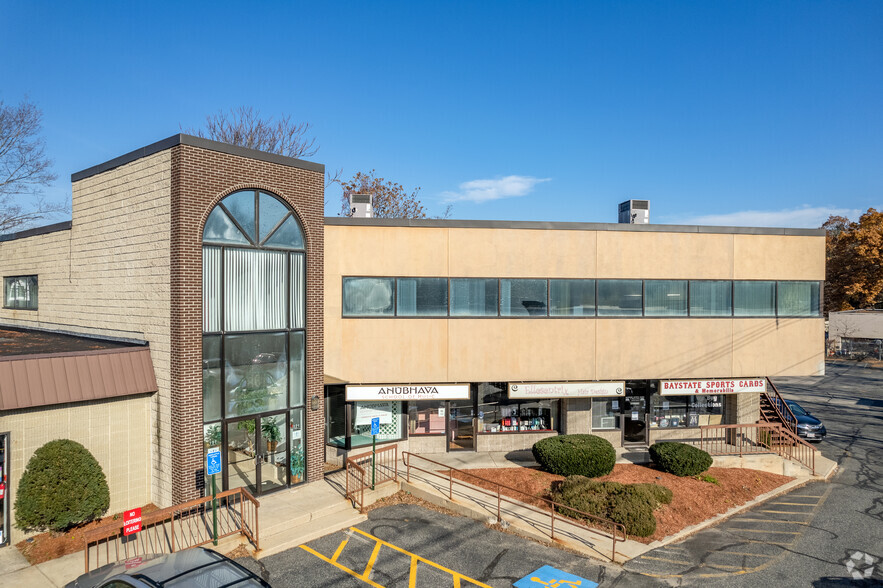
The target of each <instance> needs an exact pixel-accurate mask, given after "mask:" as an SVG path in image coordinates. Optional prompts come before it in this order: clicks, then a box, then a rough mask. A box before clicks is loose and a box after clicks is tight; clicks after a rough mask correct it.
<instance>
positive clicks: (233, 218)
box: [218, 202, 257, 247]
mask: <svg viewBox="0 0 883 588" xmlns="http://www.w3.org/2000/svg"><path fill="white" fill-rule="evenodd" d="M218 206H220V207H221V210H223V211H224V214H226V215H227V218H229V219H230V220H231V221H232V222H233V224H234V225H236V228H237V229H239V232H240V233H242V235H243V236H244V237H245V238H246V239H247V240H248V242H249V243H250V244H251V245H252V246H255V247H256V246H257V245H256V244H255V242H254V241H253V240H252V238H251V237H249V236H248V232H246V230H245V229H243V228H242V225H241V224H239V221H238V220H236V217H235V216H233V214H232V213H231V212H230V211H229V210H228V209H227V207H226V206H224V203H223V202H218Z"/></svg>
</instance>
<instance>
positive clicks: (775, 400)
mask: <svg viewBox="0 0 883 588" xmlns="http://www.w3.org/2000/svg"><path fill="white" fill-rule="evenodd" d="M766 381H767V383H768V384H769V387H768V390H770V389H771V390H772V392H769V391H768V392H762V393H761V398H764V399H766V401H767V403H768V404H769V405H770V406H771V407H772V408H773V410H775V411H776V416H777V417H778V418H779V420H780V421H781V422H782V423H783V424H784V425H785V427H787V428H788V429H790V430H791V432H792V433H797V417H796V416H794V413H793V412H792V411H791V407H790V406H788V403H787V402H785V399H784V398H782V395H781V394H779V389H778V388H776V385H775V384H773V381H772V380H770V379H769V378H767V379H766ZM761 415H762V416H764V418H766V416H765V415H763V411H762V410H761Z"/></svg>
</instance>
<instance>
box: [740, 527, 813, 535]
mask: <svg viewBox="0 0 883 588" xmlns="http://www.w3.org/2000/svg"><path fill="white" fill-rule="evenodd" d="M728 530H730V531H745V532H746V533H767V534H769V533H781V534H783V535H800V534H801V533H803V531H766V530H764V529H745V528H742V527H730V528H729V529H728Z"/></svg>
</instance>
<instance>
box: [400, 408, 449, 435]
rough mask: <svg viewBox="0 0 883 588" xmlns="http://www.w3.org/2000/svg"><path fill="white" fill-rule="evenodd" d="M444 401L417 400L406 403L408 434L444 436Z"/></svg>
mask: <svg viewBox="0 0 883 588" xmlns="http://www.w3.org/2000/svg"><path fill="white" fill-rule="evenodd" d="M446 404H447V403H446V402H445V401H444V400H419V401H415V402H409V403H408V432H409V433H410V434H411V435H444V434H445V419H446V418H447V415H446V414H445V409H446V407H445V405H446Z"/></svg>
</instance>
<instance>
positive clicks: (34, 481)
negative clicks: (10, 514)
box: [15, 439, 110, 531]
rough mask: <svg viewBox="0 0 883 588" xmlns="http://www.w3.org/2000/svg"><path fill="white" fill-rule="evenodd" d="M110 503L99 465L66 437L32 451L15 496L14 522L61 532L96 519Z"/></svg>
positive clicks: (35, 529)
mask: <svg viewBox="0 0 883 588" xmlns="http://www.w3.org/2000/svg"><path fill="white" fill-rule="evenodd" d="M109 506H110V490H109V488H108V487H107V479H106V478H105V477H104V472H103V471H102V470H101V465H99V463H98V461H97V460H96V459H95V458H94V457H92V454H91V453H89V450H88V449H86V448H85V447H83V446H82V445H80V444H79V443H77V442H76V441H71V440H69V439H58V440H56V441H50V442H49V443H47V444H46V445H44V446H43V447H41V448H39V449H38V450H37V451H35V452H34V455H33V456H32V457H31V459H30V461H28V465H27V467H26V468H25V471H24V473H22V476H21V481H20V482H19V484H18V492H17V493H16V496H15V525H16V526H17V527H18V528H19V529H22V530H23V531H45V530H51V531H64V530H67V529H69V528H71V527H73V526H74V525H78V524H80V523H85V522H88V521H91V520H93V519H96V518H98V517H100V516H101V515H103V514H104V513H106V512H107V509H108V507H109Z"/></svg>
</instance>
